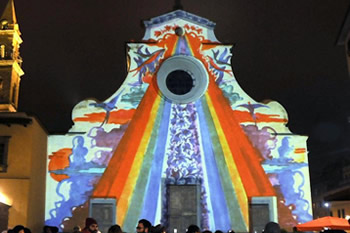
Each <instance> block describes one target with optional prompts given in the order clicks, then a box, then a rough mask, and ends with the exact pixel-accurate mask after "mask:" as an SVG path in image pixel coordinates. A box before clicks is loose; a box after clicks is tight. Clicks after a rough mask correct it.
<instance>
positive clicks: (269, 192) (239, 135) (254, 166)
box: [208, 77, 276, 198]
mask: <svg viewBox="0 0 350 233" xmlns="http://www.w3.org/2000/svg"><path fill="white" fill-rule="evenodd" d="M211 79H212V80H214V77H211ZM208 92H209V95H210V98H211V100H212V102H213V108H214V109H215V110H216V114H217V115H218V118H219V120H220V124H221V127H222V129H223V132H224V134H225V136H226V139H227V141H228V144H229V146H230V149H231V153H232V155H233V157H234V161H235V162H236V164H237V167H238V171H239V174H240V176H241V178H242V181H243V185H244V187H245V190H246V192H247V195H248V197H249V198H251V197H253V196H275V195H276V194H275V190H274V189H273V187H272V185H271V183H270V181H269V179H268V177H267V175H266V173H265V172H264V170H263V168H262V167H261V164H260V157H261V156H260V152H259V151H258V150H256V149H255V148H254V147H253V145H252V144H251V142H250V141H249V139H248V138H247V136H246V135H245V133H244V131H243V129H242V128H241V127H240V125H239V123H238V121H237V120H236V119H235V117H234V115H233V113H232V109H231V106H230V104H229V103H228V101H227V99H226V98H225V97H224V96H223V94H222V92H221V90H220V89H219V87H218V86H217V85H216V84H214V82H210V83H209V88H208Z"/></svg>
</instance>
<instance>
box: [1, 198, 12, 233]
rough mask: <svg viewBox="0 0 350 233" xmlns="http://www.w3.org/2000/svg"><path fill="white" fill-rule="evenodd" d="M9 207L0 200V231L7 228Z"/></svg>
mask: <svg viewBox="0 0 350 233" xmlns="http://www.w3.org/2000/svg"><path fill="white" fill-rule="evenodd" d="M10 207H11V206H9V205H6V204H4V203H2V202H0V232H2V231H4V230H7V228H8V222H9V209H10Z"/></svg>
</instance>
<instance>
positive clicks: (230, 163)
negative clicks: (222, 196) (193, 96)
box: [205, 92, 249, 229]
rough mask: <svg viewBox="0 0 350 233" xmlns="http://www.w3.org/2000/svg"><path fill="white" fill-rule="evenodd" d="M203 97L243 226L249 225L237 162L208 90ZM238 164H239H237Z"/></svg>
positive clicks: (246, 199) (246, 202)
mask: <svg viewBox="0 0 350 233" xmlns="http://www.w3.org/2000/svg"><path fill="white" fill-rule="evenodd" d="M205 98H206V100H207V104H208V107H209V111H210V114H211V116H212V119H213V122H214V125H215V128H216V131H217V134H218V137H219V141H220V144H221V148H222V151H223V152H224V157H225V160H226V165H227V168H228V171H229V174H230V177H231V180H232V183H233V186H234V190H235V191H236V195H237V199H238V204H239V206H240V209H241V211H242V214H243V218H244V221H245V226H247V229H248V226H249V209H248V198H247V194H246V190H245V189H244V186H243V183H242V179H241V176H240V174H239V171H238V169H237V164H236V163H235V161H234V159H233V156H232V153H231V150H230V147H229V145H228V141H227V139H226V137H225V134H224V132H223V129H222V125H221V124H220V120H219V118H218V115H217V114H216V111H215V109H214V106H213V103H212V100H211V97H210V96H209V95H208V92H207V93H205ZM238 165H239V164H238Z"/></svg>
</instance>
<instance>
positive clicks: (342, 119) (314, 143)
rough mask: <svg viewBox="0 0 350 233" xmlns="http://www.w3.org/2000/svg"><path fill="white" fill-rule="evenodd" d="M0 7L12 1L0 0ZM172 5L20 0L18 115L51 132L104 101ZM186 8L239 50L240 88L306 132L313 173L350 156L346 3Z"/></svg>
mask: <svg viewBox="0 0 350 233" xmlns="http://www.w3.org/2000/svg"><path fill="white" fill-rule="evenodd" d="M0 3H1V4H0V9H3V8H4V6H5V4H6V3H7V0H0ZM173 5H174V1H173V0H157V1H156V0H147V1H140V0H128V1H126V0H103V1H102V0H32V1H28V0H15V6H16V14H17V20H18V22H19V25H20V30H21V32H22V39H23V41H24V42H23V44H22V46H21V50H20V51H21V56H22V58H23V60H24V62H23V70H24V72H25V75H24V76H22V81H21V90H20V96H19V101H20V103H19V111H23V112H27V113H29V114H34V115H36V116H37V117H38V118H39V120H40V121H41V122H42V124H43V125H44V126H45V128H46V129H47V130H48V132H50V133H65V132H67V130H68V129H69V128H70V127H71V124H72V122H71V111H72V109H73V107H74V105H76V104H77V103H79V102H80V101H82V100H84V99H86V98H95V99H97V100H100V101H103V100H105V99H106V98H108V97H109V96H111V95H112V94H113V93H114V92H115V91H116V90H118V88H119V86H120V84H121V83H122V82H123V80H124V79H125V77H126V74H127V73H126V59H125V57H126V56H125V43H126V42H128V41H131V40H134V41H139V40H141V39H142V37H143V34H144V27H143V24H142V20H147V19H149V18H152V17H156V16H159V15H161V14H164V13H167V12H169V11H171V10H172V7H173ZM182 5H183V7H184V10H186V11H188V12H191V13H194V14H197V15H199V16H202V17H205V18H208V19H209V20H211V21H214V22H216V29H215V33H216V37H217V38H218V40H219V41H221V42H223V43H227V44H235V47H234V50H233V52H234V56H233V58H232V66H233V71H234V74H235V77H236V79H237V80H238V82H239V83H240V85H241V87H242V88H243V90H245V91H246V93H247V94H249V95H250V96H251V97H253V98H254V99H255V100H257V101H263V100H264V99H272V100H276V101H278V102H279V103H281V104H282V105H283V106H284V107H285V109H286V110H287V112H288V114H289V124H288V126H289V128H290V129H291V131H292V132H293V133H296V134H302V135H308V136H309V140H308V148H309V151H310V153H309V158H310V164H311V163H312V161H314V162H313V163H312V164H311V168H312V170H315V166H319V164H318V163H317V161H324V160H320V159H319V158H327V157H330V156H332V155H333V156H335V155H338V154H344V153H347V154H349V152H350V149H349V143H350V124H349V120H348V118H349V117H350V77H349V74H348V70H347V66H346V57H345V51H344V47H342V46H337V45H336V41H337V37H338V35H339V32H340V30H341V26H342V23H343V21H344V19H345V16H346V13H347V11H348V9H349V7H350V3H349V0H337V1H334V0H322V1H319V0H307V1H305V0H299V1H283V0H259V1H247V0H221V1H209V0H183V1H182Z"/></svg>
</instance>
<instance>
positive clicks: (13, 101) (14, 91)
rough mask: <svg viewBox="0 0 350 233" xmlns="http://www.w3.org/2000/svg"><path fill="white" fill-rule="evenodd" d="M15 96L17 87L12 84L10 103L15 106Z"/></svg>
mask: <svg viewBox="0 0 350 233" xmlns="http://www.w3.org/2000/svg"><path fill="white" fill-rule="evenodd" d="M16 95H17V85H16V84H14V85H13V87H12V103H14V104H16V102H17V101H16Z"/></svg>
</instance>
